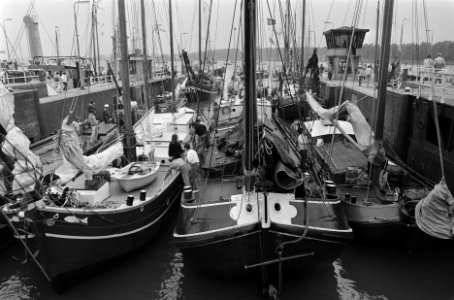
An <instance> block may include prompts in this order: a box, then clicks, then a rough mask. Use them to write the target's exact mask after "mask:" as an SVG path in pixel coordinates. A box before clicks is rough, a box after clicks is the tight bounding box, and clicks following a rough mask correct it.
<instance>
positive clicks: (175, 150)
mask: <svg viewBox="0 0 454 300" xmlns="http://www.w3.org/2000/svg"><path fill="white" fill-rule="evenodd" d="M183 152H184V151H183V149H182V148H181V143H180V142H179V141H178V134H176V133H174V134H173V135H172V140H171V142H170V144H169V161H173V160H175V159H177V158H181V154H183Z"/></svg>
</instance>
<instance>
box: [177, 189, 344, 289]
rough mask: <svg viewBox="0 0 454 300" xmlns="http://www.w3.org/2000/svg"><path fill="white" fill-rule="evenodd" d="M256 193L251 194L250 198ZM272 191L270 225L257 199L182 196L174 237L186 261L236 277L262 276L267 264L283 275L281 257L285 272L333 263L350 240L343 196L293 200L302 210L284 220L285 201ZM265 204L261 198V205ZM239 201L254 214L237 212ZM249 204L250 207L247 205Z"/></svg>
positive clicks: (299, 272)
mask: <svg viewBox="0 0 454 300" xmlns="http://www.w3.org/2000/svg"><path fill="white" fill-rule="evenodd" d="M224 188H225V187H224ZM240 196H241V195H240ZM257 196H258V195H257V194H255V195H251V198H257ZM233 197H236V196H233ZM268 197H269V199H268V200H270V199H272V198H274V197H277V199H275V200H274V201H273V200H272V201H270V204H271V205H270V206H269V207H268V216H269V218H270V220H269V224H268V225H269V226H268V227H266V225H265V228H264V226H262V224H261V222H260V221H258V220H257V213H258V212H257V211H254V210H256V209H257V202H255V201H251V202H250V203H246V201H245V202H244V203H232V202H230V201H216V202H209V203H204V204H201V205H200V204H195V203H185V202H183V204H182V205H181V207H180V212H179V217H178V223H177V225H176V229H175V233H174V239H175V243H176V245H177V246H178V248H179V249H180V250H181V251H182V253H183V255H184V259H185V263H187V264H188V265H190V266H191V267H193V268H195V269H196V270H198V271H200V272H203V273H210V274H213V275H214V276H217V277H220V278H226V279H235V280H237V279H245V278H248V279H256V280H260V279H261V278H260V275H261V271H262V269H267V273H268V274H270V276H274V277H273V278H269V280H270V281H273V280H276V279H277V276H279V271H278V269H279V268H280V264H279V261H282V268H283V269H282V270H281V271H280V272H281V274H283V275H284V276H285V277H286V278H290V277H298V276H302V275H304V274H305V273H306V272H307V271H308V270H310V269H318V268H323V267H326V266H328V265H330V263H332V262H333V261H334V260H335V259H336V258H337V257H338V256H339V255H340V253H341V251H342V249H343V247H344V245H345V244H346V243H347V242H349V241H350V240H351V238H352V231H351V229H350V227H349V226H348V224H347V221H346V219H345V218H344V216H343V212H342V207H341V203H340V201H339V200H338V199H334V200H329V201H328V200H327V201H325V202H324V201H320V200H317V199H315V200H312V199H311V200H308V201H305V200H302V199H295V200H288V205H290V206H292V207H293V208H294V209H295V213H296V211H298V216H297V217H296V218H293V219H291V220H290V218H288V219H287V220H285V221H283V220H278V219H279V218H281V217H282V216H280V215H279V214H280V213H285V212H284V211H283V209H282V211H281V212H279V211H278V210H277V209H279V205H283V203H285V202H286V201H285V200H284V201H282V200H283V199H279V198H282V195H281V194H273V193H270V194H269V195H268ZM284 197H286V195H284ZM262 204H263V202H262V201H260V200H259V204H258V205H259V207H261V205H262ZM239 205H243V210H244V212H241V213H240V214H243V213H245V214H247V215H248V216H250V217H251V219H250V220H248V221H246V222H245V223H244V224H242V220H241V218H243V215H241V216H240V217H239V219H238V220H235V216H232V215H234V214H236V213H237V212H236V207H238V206H239ZM249 205H251V207H252V211H250V212H248V211H247V210H248V206H249ZM280 210H281V209H280ZM305 214H307V216H306V217H307V219H306V217H305V216H304V215H305ZM246 218H247V217H246ZM275 218H276V219H275Z"/></svg>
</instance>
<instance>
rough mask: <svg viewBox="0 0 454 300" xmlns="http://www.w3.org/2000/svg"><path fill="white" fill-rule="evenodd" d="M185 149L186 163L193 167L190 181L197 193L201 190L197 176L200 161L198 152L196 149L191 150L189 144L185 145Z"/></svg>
mask: <svg viewBox="0 0 454 300" xmlns="http://www.w3.org/2000/svg"><path fill="white" fill-rule="evenodd" d="M184 149H185V150H186V162H187V163H188V164H189V165H190V166H191V176H190V181H191V185H192V190H193V191H196V190H198V189H199V185H198V182H197V175H198V174H199V168H200V160H199V156H198V155H197V152H195V150H194V149H191V146H190V145H189V144H184Z"/></svg>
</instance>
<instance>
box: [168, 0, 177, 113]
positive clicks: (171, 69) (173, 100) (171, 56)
mask: <svg viewBox="0 0 454 300" xmlns="http://www.w3.org/2000/svg"><path fill="white" fill-rule="evenodd" d="M169 23H170V26H169V27H170V33H169V34H170V74H171V76H172V79H171V80H170V81H171V88H172V107H173V105H174V104H175V103H176V100H175V74H174V72H173V70H174V66H173V65H174V62H173V55H174V54H173V20H172V0H169Z"/></svg>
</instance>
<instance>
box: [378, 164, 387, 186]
mask: <svg viewBox="0 0 454 300" xmlns="http://www.w3.org/2000/svg"><path fill="white" fill-rule="evenodd" d="M387 182H388V171H386V170H385V169H383V170H381V171H380V176H379V177H378V185H379V186H380V190H385V189H386V183H387Z"/></svg>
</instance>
